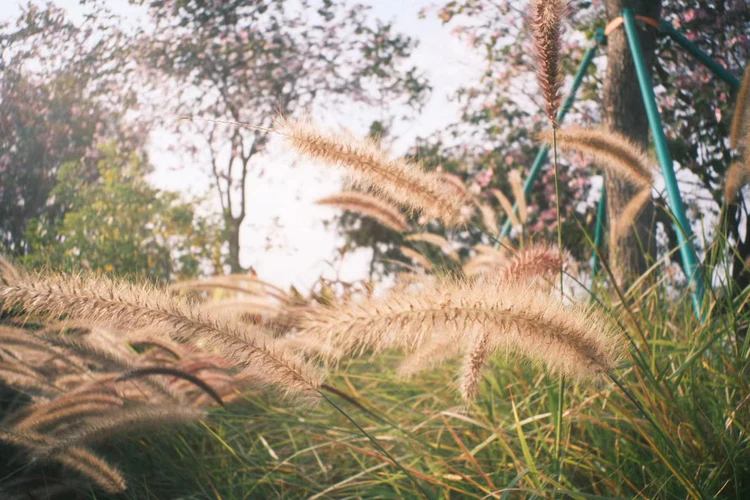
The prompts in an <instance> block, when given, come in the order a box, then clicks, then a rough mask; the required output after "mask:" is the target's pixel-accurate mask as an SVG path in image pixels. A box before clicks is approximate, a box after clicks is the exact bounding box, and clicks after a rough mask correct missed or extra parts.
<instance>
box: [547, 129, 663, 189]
mask: <svg viewBox="0 0 750 500" xmlns="http://www.w3.org/2000/svg"><path fill="white" fill-rule="evenodd" d="M539 138H540V139H541V140H542V141H545V142H547V143H548V144H552V141H553V134H552V132H550V131H545V132H541V133H540V134H539ZM557 146H558V147H559V148H560V149H562V150H564V151H573V152H577V153H583V154H587V155H591V156H592V157H593V158H594V159H595V160H596V161H597V163H600V165H601V167H603V168H605V169H606V170H608V171H610V172H612V173H613V174H614V175H617V176H618V177H622V178H625V179H628V180H629V181H630V182H632V183H633V184H635V185H636V186H643V187H646V186H651V185H653V183H654V170H653V163H652V161H651V159H650V158H649V157H648V155H647V154H646V153H645V152H644V151H643V150H642V149H641V148H640V147H639V146H637V145H636V144H634V143H633V142H632V141H631V140H630V139H628V138H627V137H625V136H623V135H621V134H619V133H617V132H612V131H609V130H606V129H604V128H595V129H590V128H581V127H571V128H567V129H562V130H558V131H557Z"/></svg>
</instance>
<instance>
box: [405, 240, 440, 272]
mask: <svg viewBox="0 0 750 500" xmlns="http://www.w3.org/2000/svg"><path fill="white" fill-rule="evenodd" d="M399 250H400V251H401V253H402V254H403V255H404V257H406V258H408V259H409V260H411V261H412V262H413V263H415V264H417V265H419V266H421V267H422V268H423V269H424V270H425V271H432V269H433V265H432V262H430V260H429V259H428V258H427V257H425V256H424V255H422V254H421V253H419V252H417V251H416V250H413V249H411V248H409V247H404V246H402V247H399Z"/></svg>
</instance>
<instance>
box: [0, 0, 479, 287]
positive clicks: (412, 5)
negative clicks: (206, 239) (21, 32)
mask: <svg viewBox="0 0 750 500" xmlns="http://www.w3.org/2000/svg"><path fill="white" fill-rule="evenodd" d="M25 3H26V2H25V1H21V0H2V1H0V20H10V19H15V17H16V15H17V14H18V12H19V6H20V5H23V4H25ZM52 3H54V4H56V5H59V6H61V7H63V8H65V9H66V10H67V11H68V12H69V13H70V15H71V16H72V17H73V18H76V17H78V16H79V15H80V13H81V12H82V8H81V7H80V5H79V1H78V0H52ZM359 3H364V4H367V5H370V6H371V7H372V12H371V13H372V15H373V16H374V17H377V18H379V19H382V20H387V21H393V22H394V24H395V28H396V30H397V31H399V32H403V33H406V34H408V35H410V36H412V37H415V38H417V39H418V40H419V48H418V49H417V51H416V52H415V54H414V58H413V62H414V63H415V64H417V65H418V66H419V67H420V68H421V69H422V70H423V71H424V72H425V73H426V74H427V76H428V77H429V79H430V83H431V84H432V86H433V87H434V92H433V94H432V98H431V100H430V102H429V103H428V105H427V106H426V108H425V109H424V110H423V112H422V114H421V115H420V116H419V117H417V118H416V119H415V120H412V121H410V122H408V123H398V124H396V128H395V129H394V130H393V131H392V133H393V135H394V136H397V137H398V140H397V141H396V142H395V143H394V145H393V150H392V151H393V153H394V154H400V153H403V152H404V151H405V150H406V148H407V147H408V146H409V145H411V144H412V143H413V140H414V138H415V137H417V136H418V135H421V136H424V135H428V134H430V133H431V132H433V131H437V130H440V129H442V128H444V127H445V126H447V125H448V124H450V123H452V122H454V121H456V119H457V118H458V107H457V105H456V104H455V103H452V102H450V101H449V96H450V95H452V94H453V92H455V90H456V89H457V88H458V87H459V86H461V85H462V84H465V83H468V82H470V81H472V80H476V79H477V78H478V77H479V75H480V73H481V69H482V63H481V55H480V54H479V53H478V52H476V51H475V50H473V49H470V48H469V47H468V46H467V45H465V44H464V43H463V42H461V41H460V40H458V38H457V37H455V36H454V35H452V34H451V27H450V26H443V25H442V23H441V22H440V21H439V20H438V19H437V18H436V17H435V16H434V15H432V16H430V15H428V16H427V18H426V19H419V18H418V12H419V10H420V9H421V8H423V7H431V6H434V5H435V3H436V2H435V0H409V1H404V0H360V2H359ZM108 6H109V8H110V9H111V10H112V11H114V12H115V13H118V14H122V15H124V16H125V17H128V18H131V19H132V18H134V17H136V16H137V15H138V11H137V9H136V8H133V7H131V6H129V5H128V2H127V1H126V0H111V1H110V2H109V5H108ZM337 113H339V114H336V113H334V114H329V115H327V116H325V117H318V118H319V119H320V121H323V122H325V123H326V124H337V125H340V126H344V127H346V128H349V129H352V130H353V131H355V132H359V133H362V132H364V131H366V127H367V125H368V123H369V122H370V121H371V120H372V119H373V118H377V117H378V116H379V114H380V110H373V111H372V114H371V115H369V116H367V115H364V114H361V113H351V112H349V113H346V112H342V111H339V112H337ZM353 115H354V116H353ZM171 142H174V136H172V135H171V134H170V133H168V132H165V131H154V132H153V133H152V140H151V146H150V151H149V153H150V156H151V160H152V163H154V165H155V167H156V172H155V173H154V175H153V176H152V182H154V183H155V184H156V185H157V186H159V187H161V188H164V189H171V190H179V191H181V192H183V193H185V195H186V196H196V195H197V196H200V195H204V194H206V189H207V187H208V185H209V183H210V179H209V178H208V177H207V175H206V171H205V169H204V167H205V166H202V165H198V164H190V163H188V164H185V163H183V162H184V158H180V157H179V156H176V155H174V154H173V153H170V152H168V151H167V148H166V146H167V145H168V144H170V143H171ZM271 150H272V151H271V153H270V154H269V155H268V158H267V159H265V161H267V163H266V165H267V168H266V169H265V171H266V175H264V176H263V178H260V179H257V178H256V179H250V184H249V185H248V204H247V213H248V216H247V218H246V220H245V223H244V224H243V228H242V235H241V239H242V241H241V246H242V253H241V263H242V265H243V266H253V267H254V268H255V270H256V271H258V273H259V275H260V277H261V278H263V279H266V280H268V281H270V282H272V283H275V284H278V285H281V286H288V285H292V284H293V285H295V286H297V287H299V288H301V289H307V288H308V287H309V286H310V285H311V284H312V283H313V282H314V281H315V280H316V279H317V278H318V276H321V275H325V276H327V277H334V276H336V275H338V276H339V277H340V278H341V279H345V280H354V279H357V278H360V277H364V276H365V272H366V264H367V263H368V262H369V252H368V251H365V250H363V251H360V252H358V253H356V254H352V255H348V256H347V257H346V258H345V260H344V262H343V265H342V266H338V267H337V268H335V269H334V268H333V267H332V266H331V265H330V262H331V260H332V259H333V257H334V255H335V252H336V248H337V247H338V246H340V245H341V244H342V242H343V238H342V237H340V236H339V235H338V234H336V232H335V230H334V229H326V228H325V227H324V222H325V221H326V220H330V219H331V218H332V216H333V215H335V212H334V211H333V210H332V209H330V208H325V207H318V206H316V205H314V203H313V202H314V201H315V200H316V199H318V198H320V197H322V196H326V195H328V194H333V193H335V192H337V191H338V190H340V188H341V185H340V181H339V178H338V176H337V175H335V174H332V173H331V171H327V170H321V169H320V168H318V167H315V166H312V165H305V164H300V163H297V164H296V165H293V157H291V156H290V155H288V154H284V152H283V150H282V148H281V147H279V146H278V145H277V146H276V147H272V148H271ZM217 204H218V203H217Z"/></svg>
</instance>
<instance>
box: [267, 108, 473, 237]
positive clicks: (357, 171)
mask: <svg viewBox="0 0 750 500" xmlns="http://www.w3.org/2000/svg"><path fill="white" fill-rule="evenodd" d="M277 130H278V131H279V133H281V134H282V135H284V136H285V137H286V138H287V141H288V143H289V145H290V146H291V147H292V148H293V149H295V150H296V151H297V152H299V153H300V154H301V155H303V156H304V157H305V158H307V159H311V160H317V161H321V162H323V163H327V164H330V165H333V166H339V167H343V168H344V169H345V171H346V173H347V175H348V177H349V179H350V181H351V182H352V183H353V184H354V185H356V186H360V187H362V188H364V189H365V190H369V191H371V192H372V193H373V194H375V195H377V196H381V197H383V198H385V199H387V200H390V201H392V202H394V203H397V204H398V205H401V206H403V207H406V208H407V209H409V210H411V211H413V212H416V213H419V214H423V215H424V216H426V217H428V218H433V219H438V220H441V221H442V222H444V223H445V224H447V225H456V224H459V223H461V207H462V206H463V205H464V204H465V201H466V200H465V199H463V198H462V197H461V196H458V195H457V193H456V190H455V189H452V188H450V187H448V186H447V185H446V183H445V181H444V180H441V179H440V178H439V177H438V176H437V175H436V174H435V173H432V172H427V171H425V170H424V169H423V168H422V167H421V166H420V165H418V164H416V163H412V162H409V161H406V160H403V159H392V158H390V157H389V156H388V155H386V154H385V153H384V152H383V151H382V150H381V149H380V148H379V147H378V145H377V144H376V143H375V142H374V141H372V140H370V139H361V138H358V137H355V136H354V135H352V134H350V133H348V132H340V133H329V132H324V131H322V130H321V129H319V128H318V127H316V126H315V125H313V124H312V123H311V122H310V121H309V120H299V121H294V122H293V121H289V120H279V123H278V126H277Z"/></svg>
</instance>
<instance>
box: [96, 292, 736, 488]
mask: <svg viewBox="0 0 750 500" xmlns="http://www.w3.org/2000/svg"><path fill="white" fill-rule="evenodd" d="M666 293H667V292H666V291H665V290H664V289H662V288H661V287H654V288H653V290H652V292H651V293H649V294H647V295H646V296H645V298H644V300H642V301H641V302H640V303H639V304H633V305H632V309H633V313H634V320H632V319H631V320H628V319H627V318H626V316H625V315H624V314H621V315H620V318H621V321H623V322H624V323H626V325H627V324H628V323H629V322H632V321H638V322H639V323H640V328H641V329H642V330H643V333H644V336H645V339H646V344H643V343H639V344H636V345H635V346H634V347H633V352H634V353H635V352H636V351H635V349H637V352H638V353H640V356H642V358H641V357H639V355H638V354H636V355H634V356H632V359H626V360H624V361H623V363H622V367H621V368H622V369H621V370H620V371H619V377H620V379H621V380H622V383H623V384H624V386H625V387H627V389H628V391H629V392H630V393H631V394H632V395H633V397H634V398H635V399H637V400H638V401H639V402H640V403H641V404H642V406H643V407H644V408H645V409H646V411H647V412H648V414H649V416H650V417H651V418H652V419H653V420H654V422H655V423H656V425H658V426H659V427H660V428H661V429H662V431H663V432H661V433H660V432H657V431H655V429H654V428H653V426H652V425H651V424H650V423H649V421H648V420H647V419H646V418H644V416H643V415H642V414H641V413H640V412H639V411H638V410H637V408H636V407H635V406H634V405H633V404H632V402H631V401H630V400H628V398H627V397H626V396H625V395H624V394H623V393H622V391H619V390H618V389H617V387H616V386H615V385H613V384H604V385H602V386H601V387H599V388H591V387H590V386H578V385H575V384H569V385H568V386H567V388H566V391H565V402H564V405H563V408H564V409H565V413H564V415H563V416H562V422H563V429H562V435H561V442H560V468H559V474H558V467H557V465H556V461H555V441H556V440H555V428H556V426H555V422H556V419H557V408H558V407H559V405H558V403H557V401H556V395H557V386H558V381H557V379H556V378H553V377H548V376H546V375H545V374H544V373H543V372H542V371H541V370H539V369H536V368H533V367H529V366H526V365H520V364H518V363H517V362H516V361H514V360H513V359H510V358H509V359H505V358H504V357H502V356H501V357H496V358H495V359H494V360H493V363H492V368H491V370H489V373H488V375H487V377H486V379H485V380H484V382H483V384H482V390H481V392H480V395H479V397H478V399H477V401H476V402H474V403H472V404H470V405H468V404H467V403H464V402H462V401H461V400H460V399H459V397H458V395H457V392H456V391H455V388H454V387H453V385H454V377H455V375H454V374H455V373H456V364H455V363H449V364H447V365H446V366H443V367H442V368H439V369H436V370H432V371H428V372H425V373H423V374H422V375H420V376H419V377H418V378H417V379H416V380H412V381H409V382H403V381H400V380H398V379H397V378H396V376H395V367H396V366H397V363H398V361H399V360H400V359H401V357H402V356H401V355H400V354H398V353H388V354H387V355H385V356H380V357H378V358H374V359H372V360H367V359H358V360H350V361H346V362H344V363H343V364H342V366H341V369H340V371H339V372H337V374H335V375H334V376H333V377H332V379H331V380H329V383H330V384H331V385H333V386H335V387H336V388H338V389H339V390H341V391H343V392H345V393H347V394H349V395H350V396H351V397H353V398H355V399H356V400H357V401H359V402H360V403H361V405H363V406H364V407H365V408H366V409H367V412H365V411H363V410H361V409H359V408H357V407H355V406H354V405H352V404H350V403H349V402H347V401H345V400H343V399H341V398H336V397H335V396H329V397H331V398H332V399H334V401H335V402H336V404H337V405H339V406H340V407H341V408H342V409H343V410H344V411H346V412H347V414H348V415H349V417H351V418H352V419H354V420H355V421H356V422H357V423H358V425H359V426H361V427H362V428H363V429H364V430H365V431H366V432H367V433H368V434H369V435H370V436H372V437H373V438H374V439H375V440H377V442H378V443H379V444H380V446H382V447H383V448H384V449H386V450H387V451H388V453H389V454H390V455H391V456H393V457H394V459H395V460H396V461H398V463H399V464H400V465H401V467H403V468H404V469H405V470H406V471H408V473H409V474H410V475H411V476H412V477H413V478H414V479H415V480H416V481H417V482H418V483H419V485H420V487H421V488H422V489H424V490H425V491H426V492H427V494H428V495H429V496H430V497H431V498H493V497H495V498H532V497H539V498H553V497H557V498H563V497H566V498H567V497H569V498H581V499H585V498H686V497H690V496H692V497H696V498H701V497H702V498H714V497H717V498H718V497H721V498H746V495H747V494H748V493H749V492H750V447H748V443H747V435H746V433H747V429H746V426H747V425H748V423H750V402H748V399H749V398H748V397H747V394H750V392H748V382H747V377H746V373H745V372H746V369H747V367H748V361H747V358H748V356H747V355H748V342H746V341H745V338H742V337H738V336H736V335H735V332H736V331H737V329H738V328H739V327H741V326H743V325H747V324H748V322H749V320H750V313H748V312H747V310H745V311H743V312H742V313H740V314H732V315H724V316H722V317H718V316H709V318H708V320H707V321H706V322H705V323H704V324H700V323H699V322H698V321H697V320H696V319H695V316H694V314H693V311H692V309H691V305H690V302H689V299H688V298H684V299H683V300H682V301H679V302H676V303H675V302H672V301H670V299H669V297H668V296H667V294H666ZM682 296H683V297H685V294H682ZM741 302H742V299H740V300H738V301H736V304H740V303H741ZM620 309H621V308H620ZM623 318H624V319H623ZM628 326H629V327H630V328H631V329H632V325H628ZM110 450H111V451H112V452H114V453H115V456H114V457H113V459H114V460H115V461H116V462H117V463H119V464H120V466H121V468H122V470H123V471H124V472H125V474H126V476H127V479H128V481H129V484H130V488H129V490H128V491H127V492H126V493H125V494H124V496H123V498H133V499H136V498H138V499H141V498H154V499H157V498H158V499H167V498H176V497H180V498H222V499H235V498H236V499H240V498H276V497H284V498H310V497H315V498H351V497H365V498H376V497H377V498H420V497H422V496H423V493H422V492H421V491H420V489H418V488H417V487H416V486H415V484H414V483H413V482H412V481H411V480H410V479H409V478H408V477H407V475H406V474H404V472H402V471H401V470H400V469H399V468H398V467H397V466H395V465H394V464H393V463H391V462H390V461H389V460H388V459H387V458H386V457H385V456H384V455H383V454H381V453H380V452H379V451H377V449H376V448H375V447H374V446H373V445H372V444H371V443H370V441H369V440H368V437H366V436H365V435H363V433H362V432H360V431H358V429H357V428H356V427H355V426H353V425H352V424H351V422H349V421H348V420H347V419H346V418H345V417H343V416H342V415H341V414H339V413H338V412H337V411H336V410H335V409H334V408H332V407H331V405H329V404H326V403H325V401H324V402H322V403H321V404H320V405H319V406H318V407H316V408H314V409H308V410H301V409H296V408H293V407H292V408H290V407H288V406H286V405H284V404H280V403H279V402H277V401H274V400H273V399H272V398H268V397H266V396H263V395H261V394H256V395H253V394H245V395H243V396H242V399H241V402H239V403H237V404H235V405H232V406H230V408H229V410H227V411H224V410H216V411H215V412H214V413H213V415H212V418H210V419H208V420H207V421H206V422H205V423H204V424H203V425H199V426H194V427H191V428H189V429H188V430H183V431H175V432H174V433H171V432H170V433H167V434H164V435H156V436H154V435H151V436H148V437H145V438H142V439H137V440H136V439H133V440H130V441H126V442H118V443H115V444H113V445H112V446H111V448H110ZM115 450H116V451H115ZM316 495H317V497H316Z"/></svg>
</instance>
